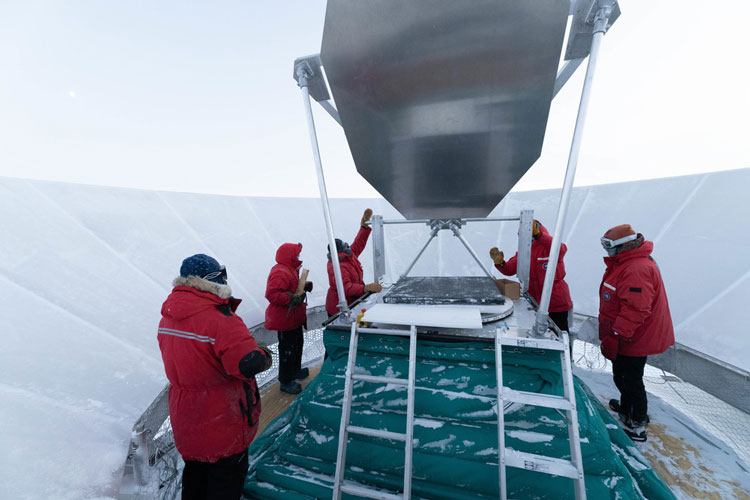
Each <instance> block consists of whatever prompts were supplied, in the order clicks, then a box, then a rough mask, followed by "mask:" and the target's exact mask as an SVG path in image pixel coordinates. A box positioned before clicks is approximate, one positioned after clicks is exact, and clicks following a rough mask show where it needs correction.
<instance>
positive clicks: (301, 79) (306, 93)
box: [295, 64, 349, 316]
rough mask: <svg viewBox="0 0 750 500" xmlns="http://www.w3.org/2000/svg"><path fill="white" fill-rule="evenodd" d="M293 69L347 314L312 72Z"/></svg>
mask: <svg viewBox="0 0 750 500" xmlns="http://www.w3.org/2000/svg"><path fill="white" fill-rule="evenodd" d="M295 71H296V76H297V83H298V84H299V87H300V89H301V90H302V102H303V103H304V105H305V112H306V114H307V128H308V129H309V131H310V143H311V145H312V152H313V159H314V160H315V171H316V173H317V174H318V188H319V189H320V201H321V203H322V204H323V217H324V218H325V223H326V233H327V235H328V248H329V249H330V254H331V262H332V263H333V275H334V277H335V279H336V291H337V292H338V294H339V304H338V307H339V311H341V314H342V315H344V316H347V315H348V314H349V307H348V306H347V304H346V294H345V292H344V281H343V280H342V279H341V266H340V265H339V259H338V252H336V238H335V237H334V235H333V234H334V233H333V221H332V220H331V208H330V206H329V204H328V190H327V189H326V180H325V176H324V175H323V164H322V163H321V161H320V149H319V147H318V136H317V134H316V132H315V120H314V118H313V113H312V106H311V105H310V89H309V88H308V78H309V77H310V76H311V74H312V72H311V71H310V70H309V69H308V68H306V67H305V64H298V65H297V67H296V69H295Z"/></svg>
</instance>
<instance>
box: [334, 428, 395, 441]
mask: <svg viewBox="0 0 750 500" xmlns="http://www.w3.org/2000/svg"><path fill="white" fill-rule="evenodd" d="M346 431H347V432H351V433H353V434H362V435H363V436H371V437H376V438H383V439H393V440H394V441H404V442H405V441H406V434H401V433H399V432H391V431H383V430H380V429H370V428H368V427H358V426H356V425H347V426H346Z"/></svg>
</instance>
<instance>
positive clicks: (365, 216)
mask: <svg viewBox="0 0 750 500" xmlns="http://www.w3.org/2000/svg"><path fill="white" fill-rule="evenodd" d="M370 217H372V209H371V208H367V209H365V213H363V214H362V220H361V221H360V222H359V225H360V226H362V227H367V224H366V223H367V222H369V221H370Z"/></svg>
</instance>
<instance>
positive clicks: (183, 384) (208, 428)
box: [158, 276, 267, 462]
mask: <svg viewBox="0 0 750 500" xmlns="http://www.w3.org/2000/svg"><path fill="white" fill-rule="evenodd" d="M230 295H231V289H230V288H229V287H228V286H226V285H219V284H216V283H212V282H210V281H206V280H203V279H200V278H198V277H196V276H188V277H187V278H177V279H176V280H175V287H174V289H173V290H172V293H171V294H170V295H169V297H167V300H166V301H165V302H164V304H163V305H162V308H161V314H162V319H161V322H160V323H159V334H158V340H159V348H160V349H161V355H162V359H163V361H164V369H165V371H166V373H167V378H168V379H169V384H170V385H169V415H170V420H171V424H172V431H173V433H174V441H175V445H177V450H178V451H179V452H180V454H181V455H182V458H183V459H184V460H196V461H200V462H216V461H217V460H219V459H220V458H224V457H228V456H230V455H234V454H237V453H241V452H242V451H244V450H245V449H247V447H248V446H249V445H250V443H251V442H252V440H253V438H254V437H255V434H256V432H257V431H258V418H259V417H260V394H259V393H258V385H257V384H256V382H255V377H254V374H255V373H257V372H259V371H262V370H263V369H264V367H262V366H263V365H264V364H265V360H266V359H267V358H266V355H265V353H264V352H263V351H262V350H261V349H259V348H258V345H257V344H256V343H255V339H253V337H252V335H250V332H249V331H248V329H247V327H246V326H245V323H244V322H243V321H242V319H241V318H240V317H239V316H237V315H236V314H235V313H234V311H233V310H234V309H236V306H237V305H238V303H239V300H237V299H231V302H230ZM255 351H257V353H256V352H255ZM250 359H253V360H255V361H259V362H260V363H261V365H260V366H261V367H260V368H258V365H257V363H250V365H253V366H254V367H255V368H253V369H252V370H249V369H248V361H249V360H250ZM243 363H244V366H242V365H243ZM243 373H244V374H243ZM247 375H251V376H247Z"/></svg>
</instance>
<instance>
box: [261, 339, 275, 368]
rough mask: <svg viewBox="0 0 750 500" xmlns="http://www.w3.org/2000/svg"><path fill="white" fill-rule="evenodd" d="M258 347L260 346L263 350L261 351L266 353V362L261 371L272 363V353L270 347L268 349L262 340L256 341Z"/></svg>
mask: <svg viewBox="0 0 750 500" xmlns="http://www.w3.org/2000/svg"><path fill="white" fill-rule="evenodd" d="M258 347H260V348H261V349H262V350H263V353H264V354H265V355H266V364H265V366H264V367H263V371H266V370H268V369H269V368H271V365H273V354H272V353H271V349H269V348H268V346H267V345H266V344H265V343H263V342H258Z"/></svg>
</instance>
